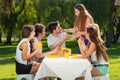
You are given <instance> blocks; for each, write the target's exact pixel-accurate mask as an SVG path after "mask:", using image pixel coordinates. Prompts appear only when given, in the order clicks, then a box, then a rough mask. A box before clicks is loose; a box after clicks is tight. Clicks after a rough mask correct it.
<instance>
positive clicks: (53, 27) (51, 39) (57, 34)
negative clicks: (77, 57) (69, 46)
mask: <svg viewBox="0 0 120 80" xmlns="http://www.w3.org/2000/svg"><path fill="white" fill-rule="evenodd" d="M48 30H49V31H50V32H51V33H50V34H49V35H48V37H47V43H48V47H49V48H50V49H51V50H53V49H54V48H55V47H57V46H60V47H61V48H65V47H66V45H65V41H64V40H65V39H66V33H65V32H63V31H62V29H61V26H60V24H59V22H50V23H49V25H48Z"/></svg>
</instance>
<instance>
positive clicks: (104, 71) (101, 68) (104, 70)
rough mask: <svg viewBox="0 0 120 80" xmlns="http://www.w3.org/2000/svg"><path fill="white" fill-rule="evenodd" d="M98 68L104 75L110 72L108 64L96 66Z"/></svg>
mask: <svg viewBox="0 0 120 80" xmlns="http://www.w3.org/2000/svg"><path fill="white" fill-rule="evenodd" d="M96 68H97V69H98V70H99V71H100V72H101V73H102V74H103V75H107V74H108V66H106V65H104V66H103V65H102V66H100V65H99V66H96Z"/></svg>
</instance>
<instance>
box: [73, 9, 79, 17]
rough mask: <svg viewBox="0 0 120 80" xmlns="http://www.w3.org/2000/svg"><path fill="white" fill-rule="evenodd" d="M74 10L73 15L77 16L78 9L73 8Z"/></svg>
mask: <svg viewBox="0 0 120 80" xmlns="http://www.w3.org/2000/svg"><path fill="white" fill-rule="evenodd" d="M74 12H75V16H79V14H80V11H79V10H78V9H76V8H74Z"/></svg>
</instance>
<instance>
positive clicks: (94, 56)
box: [78, 24, 108, 76]
mask: <svg viewBox="0 0 120 80" xmlns="http://www.w3.org/2000/svg"><path fill="white" fill-rule="evenodd" d="M86 38H87V39H88V40H89V44H88V46H87V48H86V46H84V41H82V40H81V38H79V40H78V44H79V48H80V51H81V53H82V57H83V58H90V60H91V63H92V64H93V68H92V75H93V76H101V75H106V74H108V55H107V53H106V48H105V46H104V45H103V41H102V40H101V39H100V37H99V34H98V29H97V28H96V25H95V24H91V25H89V27H87V31H86Z"/></svg>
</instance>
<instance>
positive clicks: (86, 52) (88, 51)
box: [78, 39, 95, 58]
mask: <svg viewBox="0 0 120 80" xmlns="http://www.w3.org/2000/svg"><path fill="white" fill-rule="evenodd" d="M78 45H79V49H80V51H81V54H82V57H83V58H88V57H89V56H90V55H91V54H92V53H93V52H94V51H95V44H94V43H91V44H90V46H89V48H87V49H85V45H84V42H83V41H81V40H80V39H79V40H78Z"/></svg>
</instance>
